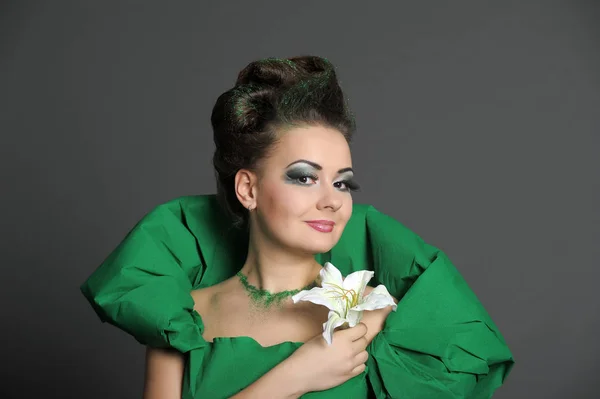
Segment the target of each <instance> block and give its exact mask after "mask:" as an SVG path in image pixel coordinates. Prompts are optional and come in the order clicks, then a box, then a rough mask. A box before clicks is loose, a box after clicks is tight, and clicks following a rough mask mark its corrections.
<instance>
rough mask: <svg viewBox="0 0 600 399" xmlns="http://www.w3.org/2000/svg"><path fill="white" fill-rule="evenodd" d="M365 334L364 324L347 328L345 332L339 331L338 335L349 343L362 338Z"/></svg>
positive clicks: (365, 327)
mask: <svg viewBox="0 0 600 399" xmlns="http://www.w3.org/2000/svg"><path fill="white" fill-rule="evenodd" d="M366 333H367V325H366V324H365V323H358V324H357V325H355V326H354V327H351V328H347V329H345V330H341V331H340V332H339V334H340V335H343V336H345V337H346V338H347V339H349V340H351V341H356V340H357V339H359V338H360V337H364V336H365V334H366Z"/></svg>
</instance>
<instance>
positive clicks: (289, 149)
mask: <svg viewBox="0 0 600 399" xmlns="http://www.w3.org/2000/svg"><path fill="white" fill-rule="evenodd" d="M298 159H305V160H308V161H312V162H316V163H318V164H320V165H321V166H323V168H327V167H328V166H330V167H332V168H336V169H339V168H341V167H350V166H352V157H351V154H350V147H349V145H348V142H347V141H346V139H345V138H344V136H343V135H342V133H340V132H339V131H338V130H336V129H332V128H327V127H323V126H306V127H294V128H292V129H290V130H287V131H286V132H285V133H283V134H282V136H281V137H280V139H279V140H278V143H277V145H276V146H275V147H274V149H273V152H272V154H271V156H270V157H269V159H268V160H266V161H267V162H268V163H276V164H279V165H282V164H285V165H283V166H284V167H285V166H286V165H288V164H289V163H291V162H294V161H296V160H298Z"/></svg>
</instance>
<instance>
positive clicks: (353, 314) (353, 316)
mask: <svg viewBox="0 0 600 399" xmlns="http://www.w3.org/2000/svg"><path fill="white" fill-rule="evenodd" d="M355 309H356V306H355V307H354V308H352V309H350V310H348V315H347V316H346V320H348V327H354V326H356V325H357V324H358V323H360V321H361V319H362V315H363V312H362V310H355Z"/></svg>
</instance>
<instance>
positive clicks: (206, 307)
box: [191, 279, 232, 315]
mask: <svg viewBox="0 0 600 399" xmlns="http://www.w3.org/2000/svg"><path fill="white" fill-rule="evenodd" d="M231 291H232V279H228V280H225V281H223V282H220V283H218V284H215V285H211V286H210V287H205V288H200V289H197V290H192V292H191V296H192V298H193V299H194V309H195V310H196V311H197V312H198V313H200V314H201V315H202V314H205V313H207V312H209V311H210V310H211V309H214V308H215V307H217V305H218V303H219V302H221V299H222V298H225V297H229V296H230V295H227V294H228V293H229V294H230V293H231Z"/></svg>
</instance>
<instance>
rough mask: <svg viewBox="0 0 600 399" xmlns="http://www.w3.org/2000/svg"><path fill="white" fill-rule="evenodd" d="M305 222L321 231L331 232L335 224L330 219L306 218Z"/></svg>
mask: <svg viewBox="0 0 600 399" xmlns="http://www.w3.org/2000/svg"><path fill="white" fill-rule="evenodd" d="M306 224H308V225H309V226H310V227H312V228H313V229H315V230H317V231H320V232H321V233H331V232H332V231H333V226H335V222H333V221H331V220H308V221H307V222H306Z"/></svg>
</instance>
